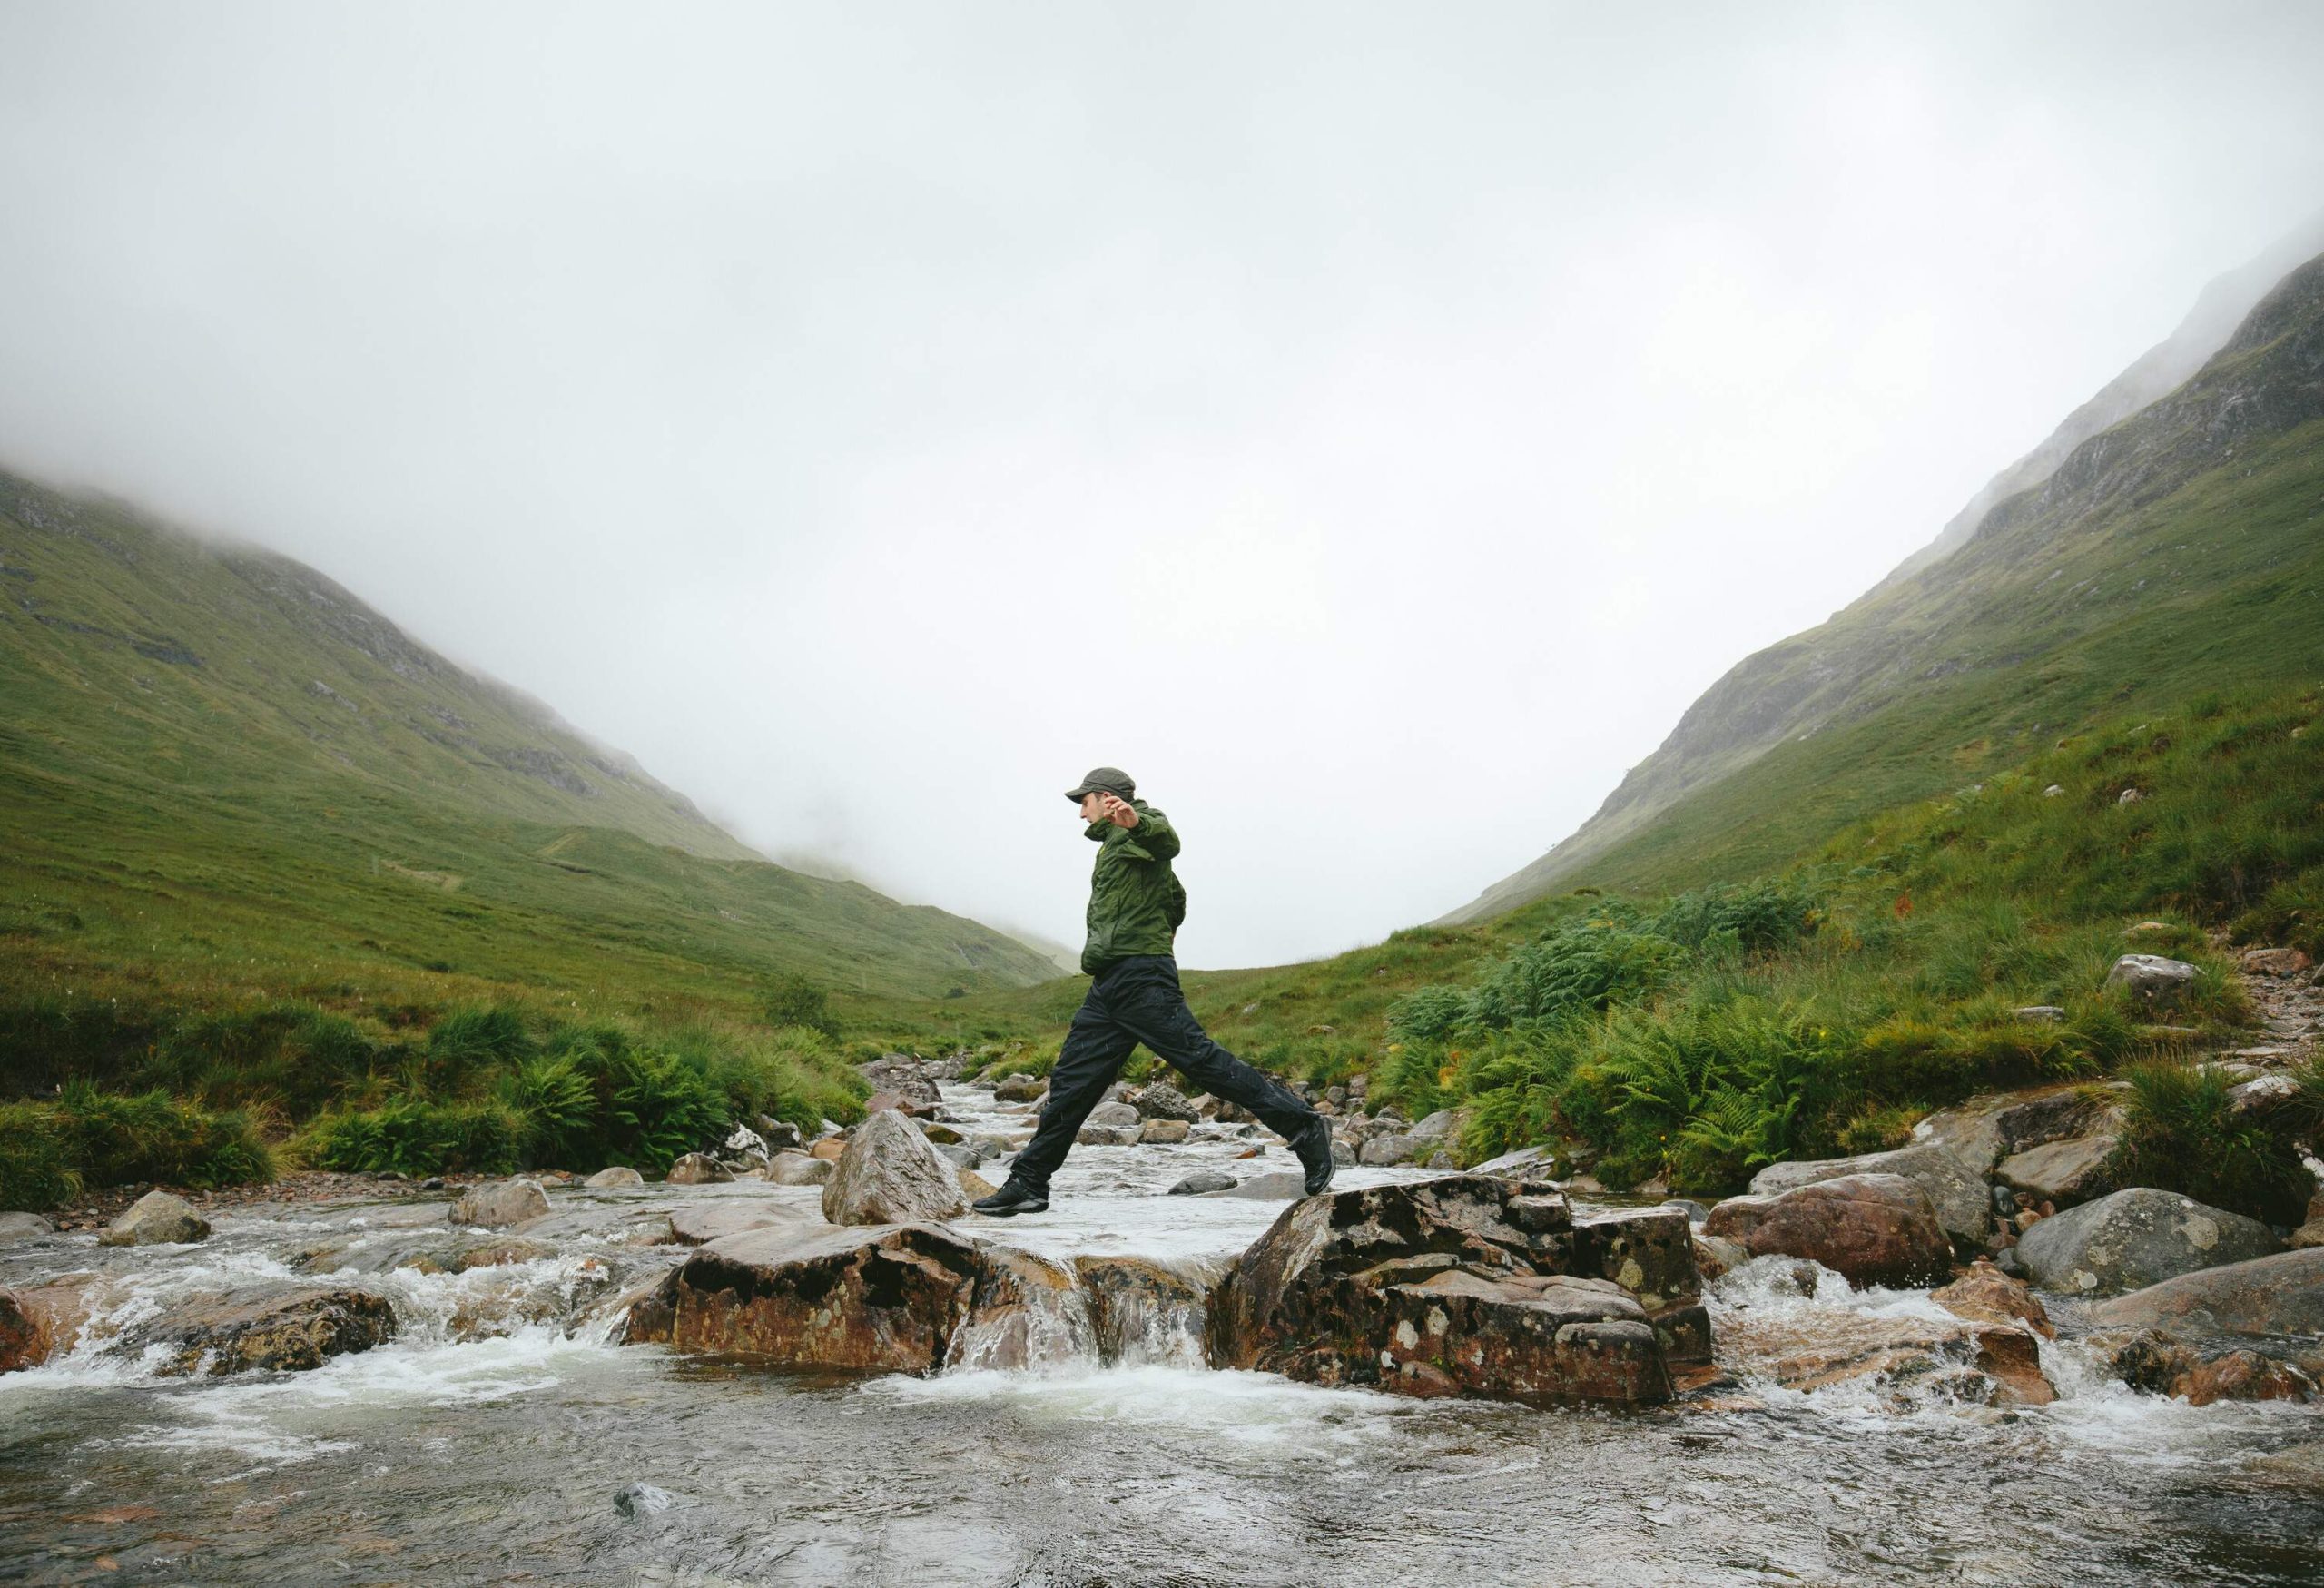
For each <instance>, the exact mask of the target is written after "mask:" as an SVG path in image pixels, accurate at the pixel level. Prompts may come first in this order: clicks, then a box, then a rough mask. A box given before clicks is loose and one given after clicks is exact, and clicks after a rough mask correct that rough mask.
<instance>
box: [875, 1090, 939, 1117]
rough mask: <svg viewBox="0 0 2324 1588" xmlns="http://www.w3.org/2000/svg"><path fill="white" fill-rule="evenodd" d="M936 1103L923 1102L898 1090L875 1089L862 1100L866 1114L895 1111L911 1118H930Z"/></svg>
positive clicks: (933, 1115) (934, 1110)
mask: <svg viewBox="0 0 2324 1588" xmlns="http://www.w3.org/2000/svg"><path fill="white" fill-rule="evenodd" d="M936 1110H937V1105H936V1104H934V1103H923V1102H921V1101H919V1100H916V1099H913V1098H911V1097H907V1096H905V1095H904V1094H903V1093H902V1092H899V1091H875V1092H873V1093H872V1095H871V1096H870V1097H868V1098H866V1099H865V1100H863V1111H864V1112H865V1113H867V1114H886V1113H897V1114H901V1115H903V1116H904V1117H905V1118H906V1119H934V1118H935V1117H936Z"/></svg>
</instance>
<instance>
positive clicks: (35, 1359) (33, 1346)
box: [0, 1280, 89, 1373]
mask: <svg viewBox="0 0 2324 1588" xmlns="http://www.w3.org/2000/svg"><path fill="white" fill-rule="evenodd" d="M88 1317H89V1304H88V1296H87V1287H86V1285H85V1284H84V1283H81V1282H75V1281H71V1280H67V1281H64V1282H61V1283H58V1284H54V1285H38V1286H27V1287H24V1288H22V1289H16V1290H10V1289H7V1288H5V1287H0V1373H14V1372H15V1371H17V1370H18V1369H19V1368H25V1367H38V1366H40V1365H41V1364H42V1363H44V1362H46V1361H47V1360H48V1359H49V1358H50V1357H51V1356H54V1355H56V1354H57V1353H58V1352H59V1351H62V1350H64V1349H66V1348H67V1347H69V1346H71V1345H72V1343H73V1339H74V1336H75V1335H77V1334H78V1333H79V1332H80V1329H81V1326H82V1325H83V1324H84V1323H86V1322H87V1321H88Z"/></svg>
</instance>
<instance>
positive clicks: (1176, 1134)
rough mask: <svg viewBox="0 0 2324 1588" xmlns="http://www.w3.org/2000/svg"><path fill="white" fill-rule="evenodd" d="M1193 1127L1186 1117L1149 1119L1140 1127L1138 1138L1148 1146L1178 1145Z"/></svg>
mask: <svg viewBox="0 0 2324 1588" xmlns="http://www.w3.org/2000/svg"><path fill="white" fill-rule="evenodd" d="M1189 1129H1192V1127H1191V1126H1189V1125H1188V1124H1187V1122H1186V1121H1185V1120H1184V1119H1148V1120H1147V1121H1146V1123H1145V1125H1144V1126H1143V1127H1141V1128H1140V1129H1139V1130H1138V1133H1137V1139H1138V1140H1139V1141H1140V1142H1141V1143H1143V1144H1144V1145H1146V1146H1147V1147H1176V1146H1177V1145H1178V1144H1179V1143H1180V1142H1182V1141H1184V1140H1185V1139H1187V1131H1188V1130H1189Z"/></svg>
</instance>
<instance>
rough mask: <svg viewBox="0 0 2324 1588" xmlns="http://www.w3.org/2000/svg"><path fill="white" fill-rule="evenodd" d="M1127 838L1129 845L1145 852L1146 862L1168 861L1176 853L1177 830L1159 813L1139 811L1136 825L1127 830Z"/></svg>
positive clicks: (1168, 819) (1167, 818)
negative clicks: (1131, 844) (1128, 838)
mask: <svg viewBox="0 0 2324 1588" xmlns="http://www.w3.org/2000/svg"><path fill="white" fill-rule="evenodd" d="M1129 837H1130V842H1131V843H1133V844H1135V845H1136V846H1137V848H1139V849H1142V850H1144V851H1146V854H1145V858H1146V859H1147V860H1168V859H1169V858H1170V857H1171V856H1172V855H1175V854H1177V853H1178V830H1177V828H1175V827H1173V826H1171V825H1170V818H1169V817H1167V816H1166V815H1164V814H1162V813H1161V812H1159V811H1156V810H1141V811H1139V812H1138V813H1137V826H1135V827H1132V828H1131V829H1130V830H1129Z"/></svg>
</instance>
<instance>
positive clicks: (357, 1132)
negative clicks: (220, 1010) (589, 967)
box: [0, 1004, 865, 1208]
mask: <svg viewBox="0 0 2324 1588" xmlns="http://www.w3.org/2000/svg"><path fill="white" fill-rule="evenodd" d="M0 1014H5V1016H6V1017H7V1021H6V1026H5V1031H6V1036H7V1039H8V1040H9V1041H10V1042H11V1044H12V1047H13V1049H14V1050H15V1051H17V1052H20V1053H23V1054H25V1055H26V1056H27V1058H28V1059H29V1060H30V1063H29V1064H28V1066H27V1067H26V1068H25V1069H23V1070H9V1071H7V1072H6V1075H7V1082H6V1084H7V1087H8V1089H9V1090H14V1091H16V1092H17V1093H19V1094H20V1100H17V1101H15V1102H9V1103H0V1129H5V1144H0V1206H6V1207H12V1208H17V1207H22V1208H48V1207H54V1206H55V1205H56V1204H57V1203H58V1202H59V1201H61V1200H64V1199H67V1198H70V1197H72V1196H74V1195H75V1194H77V1193H78V1192H79V1191H80V1190H81V1189H84V1187H89V1188H94V1187H97V1186H104V1185H114V1184H120V1183H123V1182H125V1181H132V1180H156V1181H163V1182H168V1183H172V1184H180V1185H191V1186H207V1185H219V1184H227V1183H231V1182H233V1181H237V1180H249V1179H271V1178H272V1175H273V1173H274V1172H275V1168H276V1164H277V1159H278V1158H280V1159H284V1160H287V1161H290V1162H295V1163H308V1164H312V1165H313V1166H315V1167H317V1168H321V1169H393V1170H397V1171H399V1172H401V1173H404V1174H411V1175H424V1174H437V1173H444V1172H456V1171H473V1172H480V1173H503V1172H507V1171H509V1170H513V1169H527V1168H569V1169H581V1170H585V1171H586V1170H594V1169H602V1168H604V1167H606V1165H608V1164H626V1165H628V1166H629V1167H631V1168H633V1169H638V1170H640V1171H641V1172H644V1173H646V1174H655V1175H658V1174H660V1173H662V1172H663V1171H664V1170H665V1169H668V1167H669V1165H670V1162H671V1160H672V1159H675V1158H676V1157H677V1156H678V1155H680V1154H681V1153H685V1152H690V1151H693V1150H695V1149H698V1148H703V1147H705V1146H710V1145H713V1144H714V1143H715V1141H716V1140H717V1139H719V1138H721V1137H723V1136H724V1134H725V1133H726V1131H727V1130H728V1129H731V1128H732V1126H733V1124H734V1122H735V1121H736V1120H738V1119H739V1120H748V1119H753V1117H755V1116H757V1115H760V1114H765V1115H769V1116H771V1117H773V1118H775V1119H787V1120H789V1121H790V1122H792V1123H793V1124H795V1125H797V1126H799V1127H800V1128H801V1129H803V1130H805V1131H810V1132H812V1131H814V1130H816V1129H820V1128H821V1126H822V1121H823V1120H824V1119H826V1118H830V1119H839V1120H842V1121H846V1120H852V1119H859V1118H861V1117H862V1100H863V1097H864V1094H865V1087H864V1084H863V1082H862V1079H861V1077H860V1076H859V1075H858V1074H857V1073H856V1071H855V1070H854V1068H853V1067H852V1064H850V1063H849V1062H848V1057H849V1056H848V1055H847V1054H845V1053H843V1052H842V1051H841V1050H839V1049H838V1048H836V1047H835V1046H834V1045H833V1044H832V1041H830V1039H829V1038H827V1037H825V1036H824V1035H823V1034H822V1032H821V1031H815V1030H812V1029H810V1028H805V1027H786V1028H782V1029H778V1030H773V1031H766V1030H763V1029H759V1028H742V1027H727V1028H715V1027H710V1026H701V1025H696V1026H688V1027H665V1028H653V1029H644V1028H639V1027H635V1026H632V1025H626V1024H623V1023H619V1022H615V1021H588V1022H571V1021H549V1022H547V1023H542V1022H538V1021H535V1020H533V1019H532V1018H530V1017H528V1016H527V1015H526V1014H525V1013H523V1012H521V1011H517V1010H515V1009H512V1008H507V1007H498V1008H475V1009H464V1010H456V1011H451V1012H450V1013H448V1014H447V1015H445V1016H444V1017H443V1018H441V1019H439V1020H438V1021H436V1022H435V1023H434V1024H433V1026H432V1027H430V1028H428V1029H427V1030H426V1031H424V1032H423V1031H419V1030H418V1029H408V1030H403V1031H396V1030H391V1029H390V1028H389V1027H387V1026H385V1025H383V1024H380V1023H379V1022H376V1021H356V1020H351V1019H349V1018H347V1017H346V1016H343V1015H339V1014H334V1013H331V1012H330V1011H324V1010H320V1009H317V1008H314V1007H311V1006H305V1007H300V1006H291V1005H280V1004H273V1005H262V1006H260V1007H257V1008H254V1009H251V1010H248V1011H240V1012H235V1013H231V1014H194V1015H184V1016H180V1017H177V1018H176V1019H174V1020H159V1019H151V1018H148V1019H133V1018H132V1017H130V1016H126V1015H122V1014H118V1013H116V1012H114V1011H113V1010H112V1008H111V1006H110V1005H108V1006H106V1009H105V1011H104V1013H103V1014H102V1015H98V1016H95V1017H94V1018H90V1017H89V1015H88V1011H82V1010H71V1009H66V1008H64V1007H63V1006H60V1005H51V1006H49V1007H47V1008H37V1007H35V1008H25V1007H21V1006H20V1007H17V1008H15V1009H9V1010H0ZM50 1094H54V1100H51V1097H50ZM173 1098H175V1099H181V1100H182V1101H172V1099H173ZM270 1140H272V1141H274V1142H275V1143H276V1144H277V1145H276V1146H270V1145H269V1141H270Z"/></svg>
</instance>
